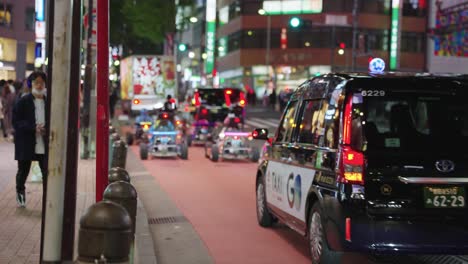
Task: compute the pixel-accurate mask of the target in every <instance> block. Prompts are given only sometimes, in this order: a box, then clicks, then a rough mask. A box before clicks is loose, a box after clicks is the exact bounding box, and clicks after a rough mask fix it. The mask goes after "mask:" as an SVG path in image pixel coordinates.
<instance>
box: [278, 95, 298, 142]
mask: <svg viewBox="0 0 468 264" xmlns="http://www.w3.org/2000/svg"><path fill="white" fill-rule="evenodd" d="M296 105H297V101H294V102H291V103H290V104H289V106H288V110H286V113H285V114H284V117H283V120H282V123H281V125H280V126H279V128H278V129H279V130H278V132H277V137H276V141H277V142H290V141H291V137H292V135H293V132H294V128H295V127H296V121H295V118H296Z"/></svg>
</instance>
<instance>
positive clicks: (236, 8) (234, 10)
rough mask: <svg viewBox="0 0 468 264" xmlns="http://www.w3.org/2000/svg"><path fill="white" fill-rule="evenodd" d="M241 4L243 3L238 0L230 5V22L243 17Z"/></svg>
mask: <svg viewBox="0 0 468 264" xmlns="http://www.w3.org/2000/svg"><path fill="white" fill-rule="evenodd" d="M241 2H242V1H239V0H237V1H234V2H233V3H232V4H230V5H229V21H231V20H233V19H235V18H237V17H239V16H240V15H241Z"/></svg>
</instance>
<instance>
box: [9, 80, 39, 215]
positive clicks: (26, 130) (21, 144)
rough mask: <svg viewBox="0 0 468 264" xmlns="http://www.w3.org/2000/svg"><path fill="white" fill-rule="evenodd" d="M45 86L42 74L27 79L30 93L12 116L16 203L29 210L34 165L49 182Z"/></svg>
mask: <svg viewBox="0 0 468 264" xmlns="http://www.w3.org/2000/svg"><path fill="white" fill-rule="evenodd" d="M45 82H46V75H45V74H44V73H43V72H38V71H36V72H33V73H31V75H29V77H28V82H27V83H28V84H27V85H28V87H29V88H30V89H31V93H30V94H27V95H25V96H23V97H21V98H20V100H19V101H18V103H17V104H16V105H15V109H14V113H13V126H14V128H15V160H17V161H18V172H17V174H16V200H17V202H18V204H19V205H20V206H21V207H25V206H26V187H25V183H26V178H27V177H28V174H29V170H30V169H31V163H32V161H38V163H39V167H40V168H41V172H42V176H43V178H44V182H46V177H47V171H45V162H46V156H45V153H46V147H47V146H46V140H45V134H46V133H45V128H46V124H45V118H46V112H45V99H46V98H45V95H46V89H45Z"/></svg>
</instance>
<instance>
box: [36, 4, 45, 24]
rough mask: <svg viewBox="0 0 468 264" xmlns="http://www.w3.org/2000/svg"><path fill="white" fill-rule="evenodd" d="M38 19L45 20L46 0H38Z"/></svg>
mask: <svg viewBox="0 0 468 264" xmlns="http://www.w3.org/2000/svg"><path fill="white" fill-rule="evenodd" d="M36 20H37V21H44V0H36Z"/></svg>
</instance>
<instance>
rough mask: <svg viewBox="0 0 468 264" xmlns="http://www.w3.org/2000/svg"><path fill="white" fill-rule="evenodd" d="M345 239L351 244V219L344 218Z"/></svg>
mask: <svg viewBox="0 0 468 264" xmlns="http://www.w3.org/2000/svg"><path fill="white" fill-rule="evenodd" d="M345 239H346V241H349V242H351V218H349V217H347V218H346V227H345Z"/></svg>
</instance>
